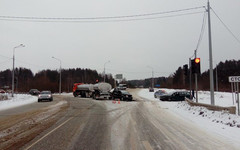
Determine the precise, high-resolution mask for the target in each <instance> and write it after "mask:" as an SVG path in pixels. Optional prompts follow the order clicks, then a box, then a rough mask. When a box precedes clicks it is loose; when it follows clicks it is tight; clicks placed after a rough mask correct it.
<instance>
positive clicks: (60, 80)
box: [52, 56, 62, 94]
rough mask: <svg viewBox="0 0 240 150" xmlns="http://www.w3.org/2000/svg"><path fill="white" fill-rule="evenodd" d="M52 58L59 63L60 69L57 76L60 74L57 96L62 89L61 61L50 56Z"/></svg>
mask: <svg viewBox="0 0 240 150" xmlns="http://www.w3.org/2000/svg"><path fill="white" fill-rule="evenodd" d="M52 58H53V59H56V60H57V61H59V63H60V69H59V72H60V73H59V74H60V77H59V94H61V89H62V87H61V86H62V61H61V60H60V59H58V58H56V57H53V56H52Z"/></svg>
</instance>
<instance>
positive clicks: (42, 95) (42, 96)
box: [38, 91, 53, 102]
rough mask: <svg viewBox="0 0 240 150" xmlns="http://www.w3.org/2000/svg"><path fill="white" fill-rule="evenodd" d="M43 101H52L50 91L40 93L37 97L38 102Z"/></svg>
mask: <svg viewBox="0 0 240 150" xmlns="http://www.w3.org/2000/svg"><path fill="white" fill-rule="evenodd" d="M43 100H48V101H53V97H52V93H51V91H42V92H40V94H39V95H38V102H41V101H43Z"/></svg>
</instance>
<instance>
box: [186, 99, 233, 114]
mask: <svg viewBox="0 0 240 150" xmlns="http://www.w3.org/2000/svg"><path fill="white" fill-rule="evenodd" d="M185 100H186V101H187V102H188V104H189V105H191V106H201V107H205V108H207V109H208V110H213V111H227V112H229V113H230V114H236V107H235V106H232V107H221V106H214V105H209V104H203V103H196V102H193V101H191V100H190V99H188V98H185Z"/></svg>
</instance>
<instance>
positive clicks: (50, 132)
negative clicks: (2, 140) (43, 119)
mask: <svg viewBox="0 0 240 150" xmlns="http://www.w3.org/2000/svg"><path fill="white" fill-rule="evenodd" d="M73 118H74V117H71V118H69V119H68V120H66V121H64V122H63V123H62V124H60V125H59V126H58V127H57V128H55V129H53V130H52V131H50V132H48V133H47V134H45V135H44V136H43V137H41V138H40V139H38V140H37V141H36V142H34V143H33V144H32V145H30V146H28V147H27V148H26V149H25V150H28V149H30V148H31V147H33V146H34V145H36V144H37V143H38V142H40V141H41V140H42V139H44V138H45V137H47V136H48V135H49V134H51V133H53V132H54V131H56V130H57V129H58V128H60V127H61V126H63V125H64V124H66V123H67V122H68V121H70V120H71V119H73Z"/></svg>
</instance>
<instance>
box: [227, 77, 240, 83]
mask: <svg viewBox="0 0 240 150" xmlns="http://www.w3.org/2000/svg"><path fill="white" fill-rule="evenodd" d="M228 79H229V82H240V76H230V77H228Z"/></svg>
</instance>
